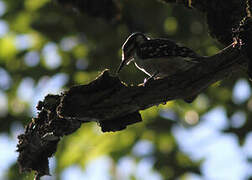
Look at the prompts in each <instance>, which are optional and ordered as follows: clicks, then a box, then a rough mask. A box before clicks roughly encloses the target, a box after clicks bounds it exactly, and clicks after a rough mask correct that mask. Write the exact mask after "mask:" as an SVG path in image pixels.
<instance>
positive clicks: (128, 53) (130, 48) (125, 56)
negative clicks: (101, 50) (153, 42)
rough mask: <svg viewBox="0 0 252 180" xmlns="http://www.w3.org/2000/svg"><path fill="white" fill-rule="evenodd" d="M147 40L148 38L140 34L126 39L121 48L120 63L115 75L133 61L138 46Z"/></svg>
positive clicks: (137, 33) (134, 34)
mask: <svg viewBox="0 0 252 180" xmlns="http://www.w3.org/2000/svg"><path fill="white" fill-rule="evenodd" d="M147 40H148V38H147V37H146V36H145V35H144V34H143V33H140V32H136V33H133V34H131V35H130V36H129V37H128V38H127V40H126V41H125V42H124V44H123V46H122V62H121V64H120V66H119V68H118V70H117V73H119V72H120V71H121V69H122V68H123V67H124V66H125V65H128V64H129V63H130V62H131V61H132V60H133V58H134V54H135V52H136V48H137V47H138V45H139V44H141V43H143V42H145V41H147Z"/></svg>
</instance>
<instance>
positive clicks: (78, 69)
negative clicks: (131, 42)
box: [0, 0, 252, 180]
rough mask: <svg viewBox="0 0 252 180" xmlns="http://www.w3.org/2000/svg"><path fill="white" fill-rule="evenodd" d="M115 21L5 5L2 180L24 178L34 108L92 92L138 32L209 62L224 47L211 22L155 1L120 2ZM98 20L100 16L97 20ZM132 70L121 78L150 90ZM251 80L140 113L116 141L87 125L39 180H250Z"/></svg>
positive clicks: (1, 13) (36, 2) (0, 71)
mask: <svg viewBox="0 0 252 180" xmlns="http://www.w3.org/2000/svg"><path fill="white" fill-rule="evenodd" d="M118 10H119V11H118V14H117V15H115V16H114V17H113V18H111V16H108V17H107V16H104V15H101V16H99V15H96V17H94V15H93V14H87V13H81V12H80V11H79V10H78V9H76V8H74V7H72V6H71V4H67V3H64V4H62V3H57V2H55V1H50V0H23V1H17V0H0V124H1V126H0V179H1V180H17V179H24V180H30V179H33V176H34V173H25V174H19V172H18V165H17V162H16V161H17V156H18V154H17V153H16V152H15V150H16V144H17V135H18V134H21V133H23V131H24V126H25V125H26V124H28V123H29V122H30V121H31V118H32V117H34V116H36V114H37V112H36V108H35V107H36V104H37V102H38V101H39V100H43V98H44V97H45V95H47V94H48V93H51V94H58V93H60V92H62V91H64V90H65V89H68V88H70V87H71V86H73V85H80V84H86V83H88V82H90V81H92V80H94V78H95V77H96V76H97V75H98V74H99V73H100V72H101V71H102V70H104V69H105V68H108V69H110V71H111V73H112V74H115V71H116V69H117V67H118V65H119V63H120V59H121V55H120V54H121V49H120V48H121V45H122V44H123V42H124V41H125V40H126V38H127V36H128V35H130V34H131V33H132V32H135V31H140V32H144V33H146V34H147V35H148V36H150V37H154V38H155V37H163V38H171V39H173V40H175V41H177V42H180V43H182V44H184V45H186V46H188V47H191V48H192V49H194V50H195V51H196V52H198V53H199V54H201V55H204V56H211V55H213V54H215V53H217V52H218V51H219V50H220V49H222V48H223V46H222V45H221V44H218V42H217V41H216V40H214V39H212V38H211V37H210V36H209V35H208V29H207V25H206V23H205V21H204V14H202V13H199V12H197V11H195V10H193V9H188V8H184V7H181V6H176V5H169V4H164V3H161V2H159V1H156V0H148V1H141V0H138V1H136V0H127V1H123V2H121V1H120V4H119V5H118ZM98 14H99V13H98ZM145 77H146V75H145V74H143V73H142V72H140V71H139V70H137V69H136V68H135V67H134V65H133V64H131V65H130V66H127V67H126V68H125V69H124V70H123V71H122V73H121V74H120V78H121V80H122V81H124V82H126V83H127V84H135V85H136V84H138V83H141V82H143V79H144V78H145ZM250 84H251V83H250V82H249V81H248V80H247V76H246V73H243V72H242V68H241V72H240V73H239V74H230V77H228V78H227V79H226V80H225V81H222V82H218V83H215V84H213V85H211V86H210V87H209V88H208V89H207V90H205V91H204V92H203V93H202V94H200V95H199V96H198V98H197V99H196V100H195V101H194V102H193V103H192V104H186V103H184V102H183V101H182V100H176V101H171V102H168V103H167V104H166V105H159V106H158V107H152V108H149V109H147V110H145V111H142V112H141V114H142V117H143V122H141V123H138V124H135V125H132V126H130V127H128V128H127V129H126V130H123V131H121V132H115V133H101V130H100V128H99V126H98V125H97V124H95V123H89V124H84V125H82V127H81V128H80V129H79V130H78V131H77V132H75V133H74V134H72V135H70V136H68V137H64V138H63V140H62V141H61V142H60V144H59V146H58V151H57V153H56V154H55V157H53V158H51V159H50V168H51V175H52V176H45V177H43V178H42V180H59V179H62V180H69V179H70V180H75V179H88V180H118V179H120V180H163V179H164V180H168V179H172V180H173V179H179V180H227V179H228V180H246V179H250V177H252V164H251V160H252V149H251V146H252V133H251V130H252V123H251V120H250V119H251V115H252V98H251V85H250Z"/></svg>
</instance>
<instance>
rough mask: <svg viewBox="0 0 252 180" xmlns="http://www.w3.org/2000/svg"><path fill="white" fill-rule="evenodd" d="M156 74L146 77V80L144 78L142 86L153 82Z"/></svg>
mask: <svg viewBox="0 0 252 180" xmlns="http://www.w3.org/2000/svg"><path fill="white" fill-rule="evenodd" d="M157 74H158V73H155V74H153V75H152V76H150V77H148V78H145V79H144V82H143V85H144V86H145V85H146V83H147V82H150V81H154V80H155V76H156V75H157Z"/></svg>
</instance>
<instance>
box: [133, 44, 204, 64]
mask: <svg viewBox="0 0 252 180" xmlns="http://www.w3.org/2000/svg"><path fill="white" fill-rule="evenodd" d="M137 55H138V56H139V57H141V58H142V59H150V58H159V57H176V56H180V57H188V58H199V57H201V56H199V55H198V54H197V53H195V52H194V51H193V50H191V49H190V48H187V47H185V46H179V45H177V44H176V43H175V42H173V41H171V40H168V39H150V40H148V41H146V42H144V43H142V44H140V45H139V48H138V51H137Z"/></svg>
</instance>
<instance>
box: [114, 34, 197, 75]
mask: <svg viewBox="0 0 252 180" xmlns="http://www.w3.org/2000/svg"><path fill="white" fill-rule="evenodd" d="M200 57H201V56H199V55H198V54H196V53H195V52H194V51H193V50H191V49H190V48H187V47H185V46H181V45H178V44H176V43H175V42H173V41H171V40H169V39H150V38H148V37H146V36H145V35H144V34H143V33H139V32H137V33H133V34H131V35H130V36H129V37H128V38H127V40H126V41H125V43H124V44H123V46H122V62H121V64H120V66H119V68H118V70H117V72H118V73H119V72H120V71H121V69H122V68H123V67H124V66H125V65H128V64H129V63H130V62H132V61H134V63H135V65H136V67H137V68H138V69H140V70H141V71H143V72H145V73H146V74H147V75H149V76H150V77H154V78H163V77H167V76H170V75H172V74H175V73H177V72H180V71H185V70H187V69H189V68H190V67H192V66H193V65H195V64H196V63H200V62H199V61H198V60H197V59H198V58H200Z"/></svg>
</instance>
